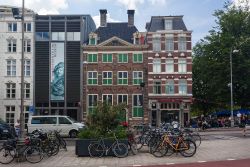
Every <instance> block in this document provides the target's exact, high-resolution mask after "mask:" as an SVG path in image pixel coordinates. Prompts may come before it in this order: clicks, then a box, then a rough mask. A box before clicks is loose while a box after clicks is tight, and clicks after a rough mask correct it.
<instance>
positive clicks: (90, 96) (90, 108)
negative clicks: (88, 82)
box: [87, 94, 98, 114]
mask: <svg viewBox="0 0 250 167" xmlns="http://www.w3.org/2000/svg"><path fill="white" fill-rule="evenodd" d="M90 99H91V101H90ZM92 100H93V103H91V104H92V105H90V102H92ZM95 100H96V102H95ZM97 103H98V94H88V103H87V111H88V112H87V113H88V114H92V113H93V112H94V109H95V107H96V106H97Z"/></svg>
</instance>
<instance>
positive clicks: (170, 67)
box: [165, 59, 174, 74]
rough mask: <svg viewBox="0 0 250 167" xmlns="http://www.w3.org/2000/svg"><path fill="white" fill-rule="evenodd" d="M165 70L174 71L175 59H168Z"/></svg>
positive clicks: (167, 71)
mask: <svg viewBox="0 0 250 167" xmlns="http://www.w3.org/2000/svg"><path fill="white" fill-rule="evenodd" d="M165 71H166V73H168V74H171V73H174V59H166V66H165Z"/></svg>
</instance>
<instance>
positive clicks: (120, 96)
mask: <svg viewBox="0 0 250 167" xmlns="http://www.w3.org/2000/svg"><path fill="white" fill-rule="evenodd" d="M120 103H125V104H128V95H125V94H118V95H117V104H120Z"/></svg>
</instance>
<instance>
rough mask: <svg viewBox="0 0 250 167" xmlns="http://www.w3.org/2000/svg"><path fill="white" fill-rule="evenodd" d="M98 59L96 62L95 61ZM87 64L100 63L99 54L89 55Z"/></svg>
mask: <svg viewBox="0 0 250 167" xmlns="http://www.w3.org/2000/svg"><path fill="white" fill-rule="evenodd" d="M94 58H96V61H94V60H95V59H94ZM87 62H88V63H97V62H98V54H97V53H90V54H87Z"/></svg>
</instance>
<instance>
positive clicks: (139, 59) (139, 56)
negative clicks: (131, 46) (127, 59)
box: [133, 53, 143, 63]
mask: <svg viewBox="0 0 250 167" xmlns="http://www.w3.org/2000/svg"><path fill="white" fill-rule="evenodd" d="M133 63H143V53H133Z"/></svg>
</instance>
